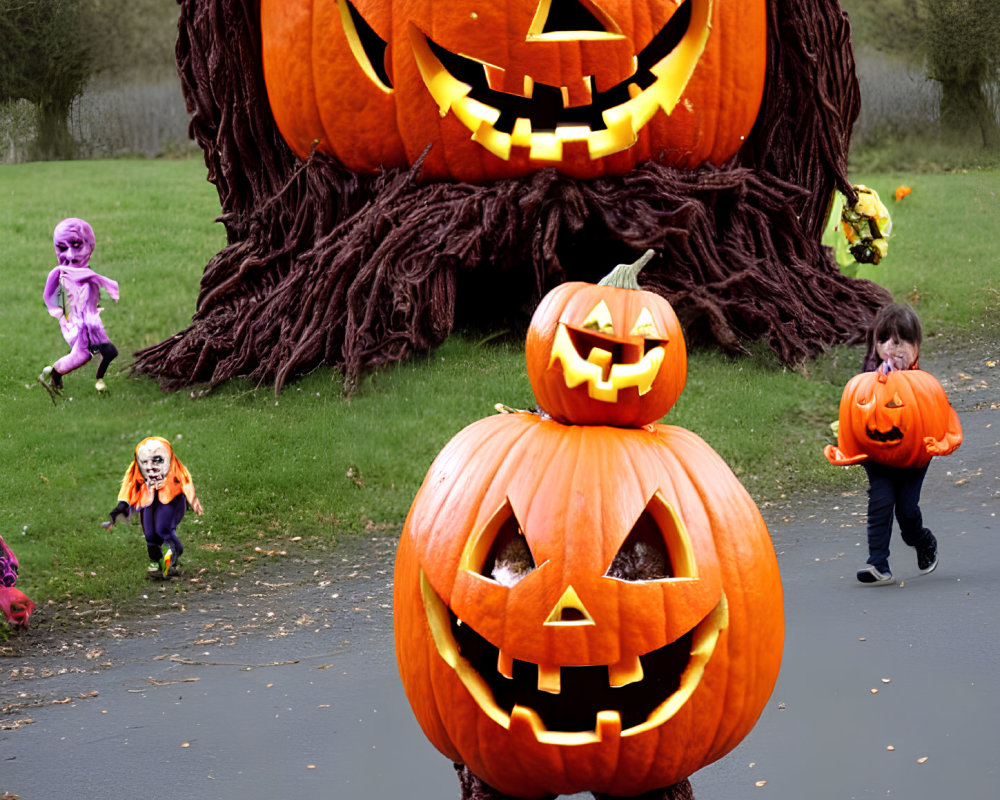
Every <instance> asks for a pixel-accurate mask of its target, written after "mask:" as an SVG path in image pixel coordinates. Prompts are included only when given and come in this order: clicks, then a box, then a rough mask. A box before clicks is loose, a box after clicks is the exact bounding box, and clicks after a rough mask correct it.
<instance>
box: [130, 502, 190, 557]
mask: <svg viewBox="0 0 1000 800" xmlns="http://www.w3.org/2000/svg"><path fill="white" fill-rule="evenodd" d="M186 511H187V498H186V497H184V495H183V494H179V495H177V497H175V498H174V499H173V500H171V501H170V502H169V503H166V504H163V503H161V502H160V498H159V497H157V496H156V495H155V494H154V495H153V502H152V503H151V504H150V505H148V506H146V507H145V508H144V509H142V512H141V514H142V517H141V519H142V532H143V534H145V536H146V550H147V552H148V553H149V560H150V561H159V560H160V559H161V558H162V557H163V550H162V546H163V545H166V546H167V547H169V548H170V549H171V550H172V551H173V553H174V560H175V561H176V560H177V558H179V557H180V554H181V553H183V552H184V545H182V544H181V540H180V539H178V538H177V526H178V525H179V524H180V522H181V520H182V519H184V514H185V512H186Z"/></svg>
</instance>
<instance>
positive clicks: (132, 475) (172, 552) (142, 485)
mask: <svg viewBox="0 0 1000 800" xmlns="http://www.w3.org/2000/svg"><path fill="white" fill-rule="evenodd" d="M189 507H190V508H192V509H194V512H195V513H196V514H199V515H200V514H202V513H204V512H203V509H202V507H201V503H199V502H198V498H197V497H195V493H194V483H192V481H191V473H190V472H188V471H187V468H186V467H185V466H184V465H183V464H182V463H181V461H180V459H179V458H177V456H176V455H174V452H173V450H172V449H171V448H170V442H168V441H167V440H166V439H163V438H161V437H159V436H150V437H148V438H146V439H143V440H142V441H141V442H139V444H137V445H136V447H135V456H134V458H133V459H132V463H131V464H130V465H129V468H128V469H127V470H126V471H125V477H124V478H122V485H121V490H120V491H119V493H118V504H117V505H116V506H115V507H114V508H113V509H111V514H110V519H109V521H108V522H102V523H101V525H103V526H104V527H105V528H107V529H108V530H111V529H112V528H113V527H114V526H115V523H116V522H117V521H118V520H119V519H120V518H121V517H126V518H127V517H128V516H129V515H131V514H132V513H133V512H134V511H138V512H140V519H141V521H142V532H143V534H144V535H145V537H146V551H147V554H148V555H149V566H148V568H147V572H149V574H150V576H151V577H159V576H160V575H162V576H163V577H164V578H166V577H168V576H170V575H175V574H176V573H177V563H178V560H179V559H180V557H181V554H182V553H183V552H184V545H182V544H181V540H180V539H179V538H178V537H177V526H178V525H179V524H180V522H181V520H182V519H184V514H185V513H186V512H187V509H188V508H189ZM163 545H166V549H163Z"/></svg>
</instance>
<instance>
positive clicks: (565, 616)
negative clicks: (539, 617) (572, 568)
mask: <svg viewBox="0 0 1000 800" xmlns="http://www.w3.org/2000/svg"><path fill="white" fill-rule="evenodd" d="M545 624H546V625H593V624H594V618H593V617H592V616H590V612H589V611H587V608H586V606H584V604H583V602H582V601H581V600H580V596H579V595H578V594H577V593H576V589H574V588H573V587H572V586H568V587H566V591H565V592H563V594H562V597H560V598H559V602H558V603H556V605H555V608H553V609H552V612H551V613H550V614H549V616H548V619H546V620H545Z"/></svg>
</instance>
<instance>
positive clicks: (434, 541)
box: [394, 413, 784, 797]
mask: <svg viewBox="0 0 1000 800" xmlns="http://www.w3.org/2000/svg"><path fill="white" fill-rule="evenodd" d="M394 615H395V638H396V652H397V659H398V663H399V670H400V674H401V676H402V679H403V684H404V688H405V690H406V695H407V697H408V699H409V701H410V704H411V705H412V707H413V711H414V713H415V715H416V717H417V720H418V721H419V723H420V725H421V727H422V728H423V730H424V733H425V734H426V735H427V737H428V738H429V739H430V740H431V742H432V743H433V744H434V745H435V746H436V747H437V748H438V749H439V750H440V751H441V752H442V753H443V754H445V755H446V756H447V757H448V758H451V759H453V760H454V761H456V762H461V763H464V764H466V765H467V766H468V768H469V769H470V770H471V771H472V772H473V773H474V774H475V775H477V776H478V777H479V778H481V779H482V780H483V781H485V782H486V783H488V784H489V785H491V786H492V787H493V788H495V789H497V790H499V791H501V792H504V793H506V794H509V795H512V796H515V797H539V796H543V795H546V794H572V793H575V792H578V791H584V790H589V791H594V792H602V793H605V794H609V795H613V796H623V797H624V796H634V795H638V794H642V793H643V792H646V791H651V790H653V789H656V788H660V787H666V786H672V785H674V784H675V783H678V782H679V781H681V780H683V779H684V778H686V777H687V776H688V775H690V774H691V773H693V772H695V771H696V770H698V769H699V768H701V767H702V766H704V765H706V764H709V763H711V762H712V761H714V760H716V759H718V758H720V757H721V756H722V755H724V754H725V753H727V752H728V751H729V750H731V749H732V748H733V747H735V746H736V744H737V743H738V742H739V741H740V740H741V739H742V738H743V737H744V736H745V735H746V734H747V732H748V731H749V730H750V729H751V728H752V727H753V725H754V723H755V722H756V720H757V718H758V716H759V714H760V713H761V711H762V709H763V707H764V705H765V703H766V701H767V699H768V697H769V696H770V693H771V691H772V689H773V686H774V683H775V680H776V678H777V675H778V669H779V664H780V661H781V651H782V643H783V637H784V621H783V609H782V591H781V584H780V581H779V576H778V568H777V563H776V559H775V555H774V551H773V548H772V546H771V542H770V538H769V535H768V531H767V527H766V526H765V524H764V521H763V519H762V518H761V516H760V513H759V512H758V510H757V507H756V506H755V505H754V503H753V501H752V500H751V498H750V497H749V495H748V494H747V493H746V491H745V490H744V489H743V487H742V486H741V485H740V483H739V481H738V480H737V479H736V477H735V476H734V475H733V473H732V472H731V471H730V470H729V468H728V467H727V466H726V464H725V463H724V462H723V461H722V459H721V458H720V457H719V456H718V455H717V454H716V453H715V452H714V451H713V450H712V449H711V448H710V447H709V446H708V445H706V444H705V443H704V442H703V441H702V440H701V439H700V438H699V437H698V436H696V435H695V434H693V433H691V432H689V431H686V430H684V429H681V428H676V427H672V426H664V425H655V426H649V427H648V428H641V429H627V428H614V427H602V426H583V425H579V426H576V425H563V424H560V423H558V422H555V421H554V420H551V419H544V418H541V417H539V416H536V415H533V414H527V413H516V414H505V415H498V416H494V417H489V418H486V419H482V420H479V421H478V422H475V423H473V424H472V425H470V426H468V427H467V428H465V429H464V430H463V431H461V432H460V433H459V434H458V435H456V436H455V437H454V438H453V439H452V440H451V442H449V443H448V444H447V445H446V446H445V448H444V449H443V450H442V451H441V453H440V454H439V455H438V457H437V459H436V460H435V461H434V463H433V465H432V466H431V468H430V470H429V472H428V474H427V476H426V478H425V479H424V482H423V485H422V486H421V488H420V490H419V492H418V494H417V496H416V498H415V499H414V502H413V505H412V507H411V509H410V513H409V515H408V516H407V519H406V523H405V525H404V528H403V533H402V536H401V539H400V544H399V550H398V554H397V559H396V571H395V597H394Z"/></svg>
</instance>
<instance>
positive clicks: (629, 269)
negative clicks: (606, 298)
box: [597, 250, 654, 289]
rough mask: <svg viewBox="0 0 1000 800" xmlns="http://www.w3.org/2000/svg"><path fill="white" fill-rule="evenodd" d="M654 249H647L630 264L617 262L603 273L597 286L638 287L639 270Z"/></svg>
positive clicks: (650, 256) (651, 255)
mask: <svg viewBox="0 0 1000 800" xmlns="http://www.w3.org/2000/svg"><path fill="white" fill-rule="evenodd" d="M653 254H654V251H653V250H647V251H646V252H645V253H643V254H642V255H641V256H639V260H638V261H633V262H632V263H631V264H619V265H618V266H616V267H615V268H614V269H613V270H611V272H609V273H608V274H607V275H605V276H604V277H603V278H601V280H600V281H599V282H598V284H597V285H598V286H615V287H617V288H619V289H638V288H640V287H639V271H640V270H641V269H642V268H643V267H644V266H646V264H648V263H649V260H650V259H651V258H652V257H653Z"/></svg>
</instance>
